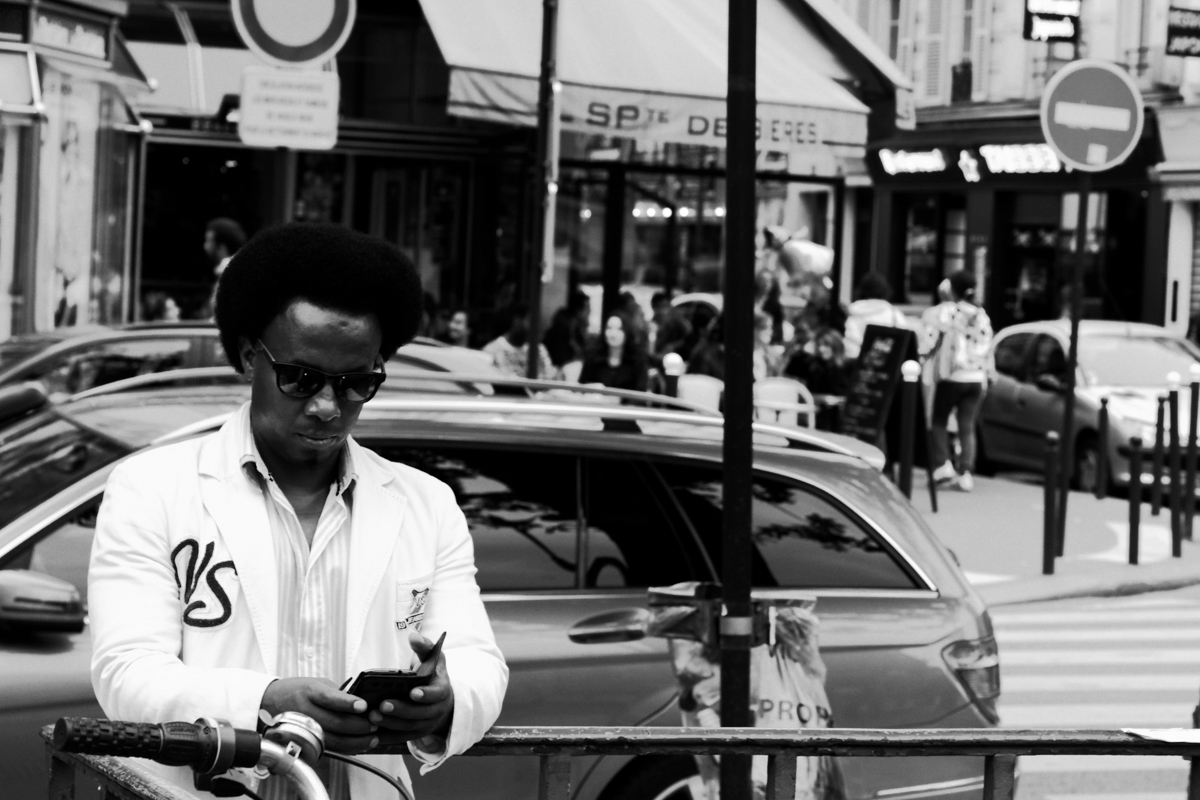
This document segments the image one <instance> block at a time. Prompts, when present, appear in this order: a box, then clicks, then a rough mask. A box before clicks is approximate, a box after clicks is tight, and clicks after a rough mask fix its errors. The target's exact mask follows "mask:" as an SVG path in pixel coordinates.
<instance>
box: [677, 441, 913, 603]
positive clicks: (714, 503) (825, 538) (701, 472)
mask: <svg viewBox="0 0 1200 800" xmlns="http://www.w3.org/2000/svg"><path fill="white" fill-rule="evenodd" d="M658 469H659V471H660V472H661V474H662V476H663V478H664V480H665V481H666V482H667V485H668V486H669V487H670V489H671V491H672V493H673V494H674V496H675V498H676V499H677V500H678V501H679V504H680V506H681V507H682V508H683V510H684V511H685V512H686V514H687V515H688V517H689V518H690V519H691V521H692V524H693V525H694V526H695V529H696V533H697V534H699V536H700V538H701V539H702V540H703V541H704V543H705V546H706V547H707V548H708V551H709V553H711V554H712V558H713V561H714V562H715V563H717V564H720V563H721V521H722V511H721V509H722V497H721V471H720V469H719V468H717V467H709V466H695V465H683V464H678V463H661V464H659V465H658ZM751 515H752V522H751V525H752V528H751V534H750V535H751V539H752V540H753V542H754V544H755V550H754V553H753V554H752V556H751V558H752V563H751V580H752V581H753V583H754V586H756V587H761V588H812V589H818V588H846V589H912V588H914V587H915V584H914V582H913V579H912V578H911V577H910V576H909V574H908V573H907V572H906V571H905V570H904V569H903V568H902V567H901V566H900V565H899V564H898V563H897V562H896V560H895V559H894V558H893V557H892V555H891V553H890V552H889V551H888V549H887V547H885V546H884V544H883V543H882V542H880V541H879V540H878V539H876V538H875V535H874V534H873V533H871V532H869V531H867V530H865V529H864V528H863V527H862V526H861V525H860V524H859V523H858V522H857V521H855V520H854V519H852V518H851V517H849V516H848V515H847V514H846V513H844V512H843V511H842V510H840V509H839V508H837V507H835V506H834V505H833V504H832V503H829V502H827V501H826V500H824V499H822V498H820V497H818V496H817V495H816V494H814V493H812V492H810V491H809V490H807V489H805V488H803V487H800V486H798V485H795V484H793V483H790V482H788V481H784V480H781V479H778V478H771V477H766V476H762V475H756V476H755V478H754V487H753V499H752V509H751Z"/></svg>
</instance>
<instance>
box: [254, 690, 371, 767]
mask: <svg viewBox="0 0 1200 800" xmlns="http://www.w3.org/2000/svg"><path fill="white" fill-rule="evenodd" d="M261 706H262V708H263V709H264V710H265V711H266V712H267V713H268V714H271V715H272V716H274V715H276V714H279V713H281V712H283V711H299V712H300V713H301V714H307V715H308V716H310V717H312V718H313V719H314V720H316V721H317V723H318V724H319V725H320V726H321V728H322V729H323V730H324V731H325V747H326V748H327V749H329V750H333V751H334V752H338V753H365V752H366V751H367V750H370V749H372V748H374V747H376V746H378V745H379V737H378V736H375V735H373V734H374V733H375V731H376V729H377V728H378V726H377V725H374V724H372V723H371V721H370V720H368V719H367V717H366V714H365V712H366V710H367V701H366V700H362V699H360V698H357V697H355V696H354V695H352V694H346V693H345V692H340V691H338V688H337V686H335V685H334V683H333V681H330V680H328V679H326V678H280V679H278V680H276V681H272V682H271V684H270V685H269V686H267V690H266V691H265V692H263V698H262V703H261Z"/></svg>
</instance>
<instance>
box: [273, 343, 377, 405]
mask: <svg viewBox="0 0 1200 800" xmlns="http://www.w3.org/2000/svg"><path fill="white" fill-rule="evenodd" d="M258 347H259V349H260V350H262V354H263V355H264V356H266V357H267V361H268V362H270V364H271V368H272V369H274V370H275V385H276V386H278V387H279V391H280V392H282V393H283V394H285V395H287V396H288V397H295V398H298V399H304V398H307V397H312V396H313V395H314V394H316V393H317V392H319V391H321V390H322V389H324V388H325V385H326V384H329V383H331V384H333V393H334V394H335V395H337V396H338V398H339V399H341V400H346V401H349V402H351V403H365V402H367V401H368V400H370V399H371V398H372V397H374V396H375V392H377V391H379V385H380V384H381V383H383V381H384V380H385V379H386V378H387V373H386V372H384V371H383V365H382V364H380V365H379V371H378V372H342V373H339V374H337V375H330V374H329V373H328V372H322V371H321V370H319V369H313V368H312V367H305V366H301V365H300V364H285V363H283V362H282V361H276V360H275V357H274V356H272V355H271V351H270V350H268V349H267V346H266V345H265V344H263V343H262V340H261V339H260V340H259V341H258Z"/></svg>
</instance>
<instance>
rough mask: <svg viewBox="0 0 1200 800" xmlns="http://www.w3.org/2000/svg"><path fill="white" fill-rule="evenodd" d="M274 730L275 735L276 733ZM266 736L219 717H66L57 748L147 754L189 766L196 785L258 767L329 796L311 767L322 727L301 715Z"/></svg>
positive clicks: (307, 792) (320, 798)
mask: <svg viewBox="0 0 1200 800" xmlns="http://www.w3.org/2000/svg"><path fill="white" fill-rule="evenodd" d="M273 733H274V734H275V735H273ZM267 737H268V738H263V737H261V736H259V734H257V733H255V732H254V731H246V730H240V729H237V728H234V727H232V726H231V725H230V724H229V723H227V722H224V721H221V720H212V719H200V720H197V721H196V722H163V723H146V722H119V721H117V720H108V719H91V718H87V717H64V718H62V719H59V720H58V722H56V723H55V725H54V747H55V748H57V749H58V750H62V751H64V752H67V753H85V754H89V755H100V756H122V757H127V758H148V759H150V760H152V761H157V762H158V763H160V764H166V765H168V766H174V767H191V768H192V770H193V771H194V772H195V773H196V780H197V788H204V789H207V788H209V785H208V784H206V785H202V782H203V781H205V780H206V779H207V780H211V779H212V778H213V777H214V776H218V775H220V774H222V773H224V772H225V771H227V770H229V769H232V768H234V767H258V768H261V769H264V770H266V772H269V773H270V774H272V775H283V776H284V777H286V778H287V779H288V780H289V781H291V783H292V784H293V786H295V788H296V789H297V790H298V791H299V793H300V796H301V797H302V798H304V800H328V795H327V794H326V792H325V787H324V785H322V783H321V781H320V779H319V778H318V777H317V774H316V773H315V772H314V771H313V769H312V767H311V766H310V765H309V764H307V763H305V760H303V759H305V758H311V760H312V761H313V762H314V763H315V761H316V759H317V758H319V757H320V755H321V749H322V745H323V741H324V739H323V735H322V732H321V729H320V726H319V725H317V724H316V723H315V722H313V721H312V720H311V719H309V718H307V717H304V716H302V715H300V714H292V713H290V712H285V713H284V714H281V715H280V716H279V717H276V718H275V722H274V724H273V725H272V726H271V727H270V728H269V729H268V731H267Z"/></svg>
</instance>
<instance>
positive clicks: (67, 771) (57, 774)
mask: <svg viewBox="0 0 1200 800" xmlns="http://www.w3.org/2000/svg"><path fill="white" fill-rule="evenodd" d="M46 761H47V767H48V768H49V770H50V785H49V789H48V791H47V793H46V797H47V799H48V800H75V767H74V765H72V764H68V763H67V762H66V761H64V760H63V759H61V758H55V757H54V751H53V750H51V749H50V748H47V749H46Z"/></svg>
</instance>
